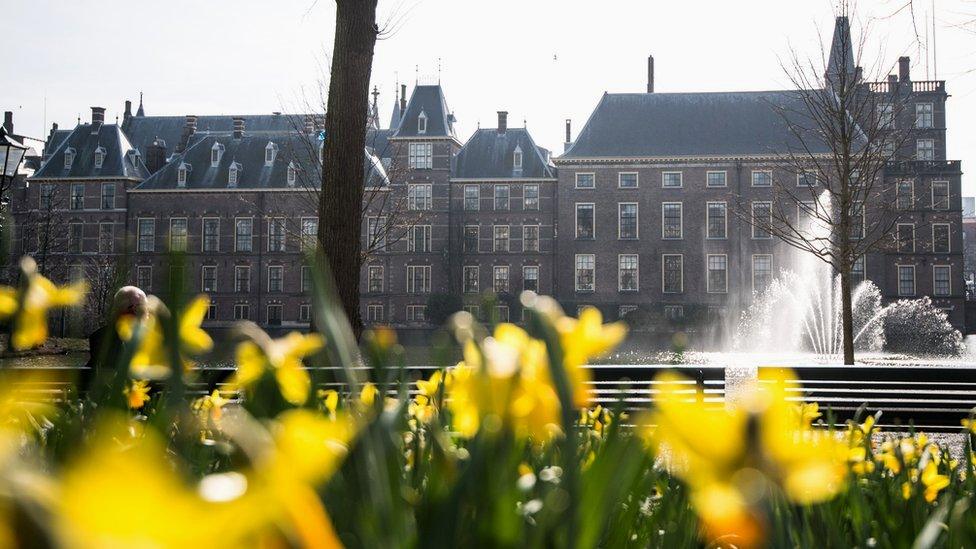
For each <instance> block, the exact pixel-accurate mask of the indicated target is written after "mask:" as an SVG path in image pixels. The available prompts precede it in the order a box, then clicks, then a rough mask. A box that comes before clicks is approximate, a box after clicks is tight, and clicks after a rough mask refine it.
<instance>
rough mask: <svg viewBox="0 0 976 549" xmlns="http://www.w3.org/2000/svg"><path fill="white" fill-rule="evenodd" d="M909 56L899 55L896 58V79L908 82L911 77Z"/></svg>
mask: <svg viewBox="0 0 976 549" xmlns="http://www.w3.org/2000/svg"><path fill="white" fill-rule="evenodd" d="M910 66H911V58H910V57H899V58H898V80H901V81H902V82H908V81H909V80H910V79H911V72H910V71H911V69H910Z"/></svg>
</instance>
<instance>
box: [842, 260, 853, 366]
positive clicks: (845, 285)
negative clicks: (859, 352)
mask: <svg viewBox="0 0 976 549" xmlns="http://www.w3.org/2000/svg"><path fill="white" fill-rule="evenodd" d="M840 301H841V317H842V318H841V322H842V331H843V335H842V337H843V342H844V364H845V365H848V366H853V365H854V309H853V306H852V303H851V270H850V268H849V267H844V268H842V269H841V271H840Z"/></svg>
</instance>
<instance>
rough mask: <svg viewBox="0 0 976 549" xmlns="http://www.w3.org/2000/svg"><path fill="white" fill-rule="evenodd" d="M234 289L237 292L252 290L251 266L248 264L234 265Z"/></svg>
mask: <svg viewBox="0 0 976 549" xmlns="http://www.w3.org/2000/svg"><path fill="white" fill-rule="evenodd" d="M234 291H235V292H237V293H241V292H250V291H251V268H250V267H248V266H247V265H237V266H235V267H234Z"/></svg>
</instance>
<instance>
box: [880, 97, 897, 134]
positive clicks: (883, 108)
mask: <svg viewBox="0 0 976 549" xmlns="http://www.w3.org/2000/svg"><path fill="white" fill-rule="evenodd" d="M877 109H878V128H880V129H882V130H890V129H894V127H895V106H894V105H892V104H891V103H879V104H878V107H877Z"/></svg>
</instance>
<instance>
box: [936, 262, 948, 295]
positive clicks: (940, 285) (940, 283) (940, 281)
mask: <svg viewBox="0 0 976 549" xmlns="http://www.w3.org/2000/svg"><path fill="white" fill-rule="evenodd" d="M951 273H952V267H950V266H949V265H932V295H934V296H939V297H946V296H948V295H950V294H951V293H952V277H951Z"/></svg>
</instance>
